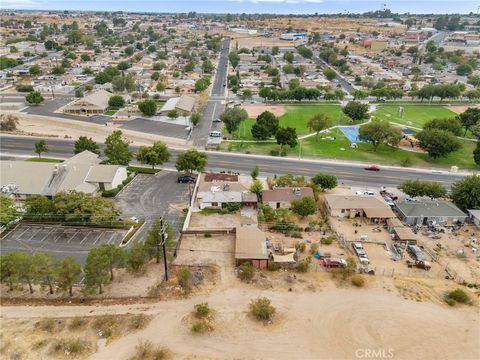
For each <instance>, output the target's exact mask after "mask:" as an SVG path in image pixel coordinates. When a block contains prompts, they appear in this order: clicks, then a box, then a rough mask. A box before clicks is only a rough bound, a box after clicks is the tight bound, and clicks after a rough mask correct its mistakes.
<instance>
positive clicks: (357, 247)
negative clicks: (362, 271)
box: [352, 242, 370, 265]
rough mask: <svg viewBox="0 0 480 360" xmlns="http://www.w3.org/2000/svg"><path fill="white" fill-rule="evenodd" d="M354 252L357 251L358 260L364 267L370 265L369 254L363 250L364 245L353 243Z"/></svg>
mask: <svg viewBox="0 0 480 360" xmlns="http://www.w3.org/2000/svg"><path fill="white" fill-rule="evenodd" d="M352 247H353V250H355V253H356V254H357V256H358V259H359V260H360V263H362V264H364V265H368V264H370V260H369V259H368V256H367V252H366V251H365V249H364V248H363V245H362V244H361V243H359V242H354V243H352Z"/></svg>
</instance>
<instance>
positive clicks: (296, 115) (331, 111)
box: [234, 104, 349, 140]
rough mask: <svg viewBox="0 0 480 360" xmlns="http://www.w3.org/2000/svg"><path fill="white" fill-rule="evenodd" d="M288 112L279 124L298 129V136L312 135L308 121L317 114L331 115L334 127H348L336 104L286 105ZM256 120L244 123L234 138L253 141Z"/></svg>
mask: <svg viewBox="0 0 480 360" xmlns="http://www.w3.org/2000/svg"><path fill="white" fill-rule="evenodd" d="M285 107H286V109H287V112H286V113H285V114H284V115H282V116H280V117H279V118H278V119H279V122H280V126H282V127H293V128H295V129H297V134H298V135H305V134H309V133H311V131H310V129H308V127H307V123H308V120H309V119H310V118H311V117H312V116H313V115H315V114H317V113H326V114H328V115H330V117H331V118H332V120H333V125H346V124H348V120H349V118H348V117H347V116H346V115H345V114H344V113H343V112H342V108H341V106H340V105H336V104H328V105H322V104H315V105H313V104H302V105H286V106H285ZM254 123H255V119H248V120H246V121H244V122H243V123H242V124H241V125H240V128H239V130H238V132H237V133H236V134H234V138H237V139H238V138H240V139H244V140H253V138H252V132H251V129H252V126H253V124H254Z"/></svg>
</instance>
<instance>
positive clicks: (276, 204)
mask: <svg viewBox="0 0 480 360" xmlns="http://www.w3.org/2000/svg"><path fill="white" fill-rule="evenodd" d="M304 197H311V198H313V189H312V188H311V187H278V188H274V189H272V190H263V191H262V202H263V204H264V205H269V206H270V207H271V208H272V209H278V208H285V209H290V207H291V206H292V201H294V200H300V199H302V198H304Z"/></svg>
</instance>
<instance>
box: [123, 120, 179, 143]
mask: <svg viewBox="0 0 480 360" xmlns="http://www.w3.org/2000/svg"><path fill="white" fill-rule="evenodd" d="M120 128H121V129H128V130H134V131H140V132H144V133H148V134H155V135H163V136H168V137H173V138H178V139H186V138H187V135H188V131H187V130H186V126H185V125H178V124H168V123H166V122H162V121H154V120H148V119H143V118H136V119H133V120H130V121H126V122H123V125H122V126H120Z"/></svg>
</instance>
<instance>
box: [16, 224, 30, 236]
mask: <svg viewBox="0 0 480 360" xmlns="http://www.w3.org/2000/svg"><path fill="white" fill-rule="evenodd" d="M22 229H23V231H22V232H21V233H20V234H18V236H17V238H18V239H20V238H21V237H22V236H23V234H25V232H27V231H28V226H22Z"/></svg>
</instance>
